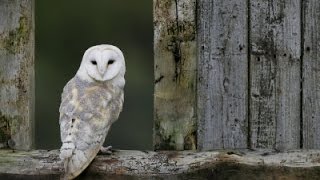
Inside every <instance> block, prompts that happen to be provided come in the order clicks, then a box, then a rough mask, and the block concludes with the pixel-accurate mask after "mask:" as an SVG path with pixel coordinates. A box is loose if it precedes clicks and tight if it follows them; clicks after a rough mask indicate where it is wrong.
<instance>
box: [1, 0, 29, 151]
mask: <svg viewBox="0 0 320 180" xmlns="http://www.w3.org/2000/svg"><path fill="white" fill-rule="evenodd" d="M33 8H34V6H33V0H1V1H0V148H1V147H4V146H7V145H8V142H9V146H10V147H11V148H15V149H24V150H27V149H30V148H31V147H32V145H33V130H34V129H33V97H34V95H33V94H34V69H33V68H34V67H33V66H34V16H33V10H34V9H33Z"/></svg>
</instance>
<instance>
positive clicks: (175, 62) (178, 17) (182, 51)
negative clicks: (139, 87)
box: [153, 0, 196, 150]
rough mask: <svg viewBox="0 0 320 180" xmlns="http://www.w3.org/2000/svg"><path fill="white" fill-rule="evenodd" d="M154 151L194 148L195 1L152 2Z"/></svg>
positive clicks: (171, 0) (160, 0)
mask: <svg viewBox="0 0 320 180" xmlns="http://www.w3.org/2000/svg"><path fill="white" fill-rule="evenodd" d="M153 6H154V54H155V55H154V61H155V95H154V114H155V115H154V119H155V120H154V121H155V122H154V148H155V149H161V150H164V149H166V150H169V149H171V150H174V149H175V150H183V149H195V148H196V112H195V111H196V107H195V88H196V83H195V81H196V79H195V78H196V41H195V30H196V29H195V28H196V26H195V11H196V1H195V0H187V1H181V0H154V3H153Z"/></svg>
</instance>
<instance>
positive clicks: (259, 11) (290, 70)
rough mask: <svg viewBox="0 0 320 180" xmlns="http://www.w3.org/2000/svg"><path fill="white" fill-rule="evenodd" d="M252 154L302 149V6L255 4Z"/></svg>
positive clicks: (295, 0)
mask: <svg viewBox="0 0 320 180" xmlns="http://www.w3.org/2000/svg"><path fill="white" fill-rule="evenodd" d="M249 9H250V14H249V16H250V27H249V28H250V34H249V36H250V37H249V39H250V65H249V66H250V82H249V84H250V97H249V104H250V106H249V108H250V117H249V136H250V142H249V143H250V148H266V149H271V148H274V149H278V150H288V149H298V148H300V128H301V127H300V120H301V116H300V115H301V114H300V113H301V103H300V100H301V95H300V92H301V86H300V79H301V59H300V56H301V18H300V15H301V14H300V13H301V4H300V1H299V0H281V1H264V0H252V1H250V6H249Z"/></svg>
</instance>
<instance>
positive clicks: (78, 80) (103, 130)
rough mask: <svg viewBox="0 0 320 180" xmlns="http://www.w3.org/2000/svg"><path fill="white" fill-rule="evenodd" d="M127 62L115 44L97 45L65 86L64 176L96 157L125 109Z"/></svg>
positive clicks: (71, 175)
mask: <svg viewBox="0 0 320 180" xmlns="http://www.w3.org/2000/svg"><path fill="white" fill-rule="evenodd" d="M124 74H125V61H124V57H123V54H122V52H121V51H120V49H118V48H117V47H115V46H112V45H97V46H93V47H91V48H89V49H88V50H87V51H86V52H85V53H84V55H83V58H82V62H81V65H80V68H79V70H78V71H77V73H76V75H75V77H73V78H72V79H71V80H70V81H69V82H68V83H67V85H66V86H65V87H64V88H63V93H62V98H61V105H60V109H59V111H60V121H59V124H60V132H61V141H62V146H61V149H60V158H61V160H62V161H63V164H64V168H65V173H64V176H63V179H73V178H75V177H76V176H78V175H79V174H80V173H81V172H82V171H83V170H84V169H85V168H86V167H87V166H88V165H89V164H90V162H91V161H92V160H93V159H94V157H95V156H96V155H97V153H98V152H99V150H107V149H106V148H104V147H103V146H102V145H103V142H104V140H105V138H106V135H107V133H108V131H109V128H110V126H111V124H112V123H114V122H115V121H116V120H117V119H118V116H119V114H120V112H121V110H122V104H123V98H124V97H123V87H124V85H125V79H124Z"/></svg>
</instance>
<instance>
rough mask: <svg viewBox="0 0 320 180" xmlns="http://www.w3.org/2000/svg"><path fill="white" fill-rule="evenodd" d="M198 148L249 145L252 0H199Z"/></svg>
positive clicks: (244, 146)
mask: <svg viewBox="0 0 320 180" xmlns="http://www.w3.org/2000/svg"><path fill="white" fill-rule="evenodd" d="M197 22H198V32H197V33H198V61H199V63H198V79H197V80H198V82H197V83H198V90H197V96H198V148H199V149H201V150H207V149H222V148H247V136H248V11H247V1H238V0H229V1H225V0H215V1H212V0H199V1H198V18H197Z"/></svg>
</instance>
